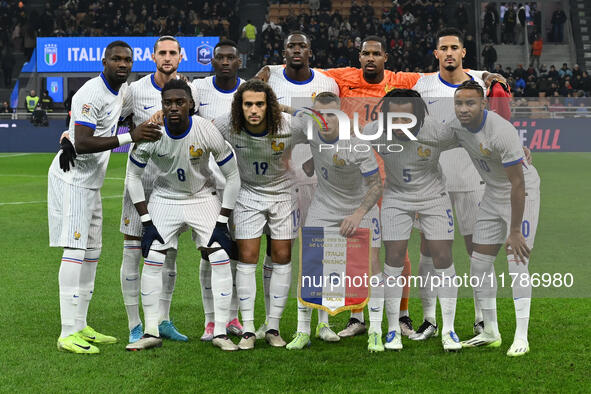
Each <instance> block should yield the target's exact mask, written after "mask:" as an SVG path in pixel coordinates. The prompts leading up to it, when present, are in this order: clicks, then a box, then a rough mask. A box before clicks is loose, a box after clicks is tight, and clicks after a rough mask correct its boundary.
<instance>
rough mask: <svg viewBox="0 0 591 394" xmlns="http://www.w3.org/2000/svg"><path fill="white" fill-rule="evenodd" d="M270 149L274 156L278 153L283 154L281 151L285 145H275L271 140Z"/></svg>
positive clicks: (281, 143)
mask: <svg viewBox="0 0 591 394" xmlns="http://www.w3.org/2000/svg"><path fill="white" fill-rule="evenodd" d="M271 149H273V151H274V152H275V153H273V154H274V155H276V154H279V153H283V149H285V143H284V142H280V143H277V141H275V140H273V141H272V142H271Z"/></svg>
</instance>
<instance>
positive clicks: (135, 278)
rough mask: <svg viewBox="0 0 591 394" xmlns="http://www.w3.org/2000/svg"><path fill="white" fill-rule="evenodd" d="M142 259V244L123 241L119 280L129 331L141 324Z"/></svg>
mask: <svg viewBox="0 0 591 394" xmlns="http://www.w3.org/2000/svg"><path fill="white" fill-rule="evenodd" d="M141 258H142V242H141V241H134V240H124V241H123V261H122V262H121V271H120V280H121V293H122V294H123V304H125V310H126V311H127V322H128V323H127V325H128V327H129V330H131V329H132V328H134V327H135V326H137V325H138V324H140V323H141V322H142V320H141V319H140V308H139V303H140V281H139V279H140V261H141Z"/></svg>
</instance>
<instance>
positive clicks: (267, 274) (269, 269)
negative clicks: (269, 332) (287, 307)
mask: <svg viewBox="0 0 591 394" xmlns="http://www.w3.org/2000/svg"><path fill="white" fill-rule="evenodd" d="M272 275H273V261H271V256H265V260H264V262H263V298H264V300H265V322H267V320H268V319H269V308H270V304H269V287H270V285H271V276H272Z"/></svg>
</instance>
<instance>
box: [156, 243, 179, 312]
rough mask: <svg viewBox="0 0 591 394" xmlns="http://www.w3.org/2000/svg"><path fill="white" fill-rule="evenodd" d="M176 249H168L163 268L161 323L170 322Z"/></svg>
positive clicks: (174, 281) (174, 280) (174, 282)
mask: <svg viewBox="0 0 591 394" xmlns="http://www.w3.org/2000/svg"><path fill="white" fill-rule="evenodd" d="M176 255H177V250H176V249H168V251H167V252H166V258H165V259H164V265H163V266H162V292H161V293H160V319H159V320H160V321H159V323H162V322H163V321H164V320H170V303H171V301H172V293H173V292H174V285H175V284H176Z"/></svg>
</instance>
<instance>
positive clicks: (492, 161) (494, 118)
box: [418, 111, 540, 204]
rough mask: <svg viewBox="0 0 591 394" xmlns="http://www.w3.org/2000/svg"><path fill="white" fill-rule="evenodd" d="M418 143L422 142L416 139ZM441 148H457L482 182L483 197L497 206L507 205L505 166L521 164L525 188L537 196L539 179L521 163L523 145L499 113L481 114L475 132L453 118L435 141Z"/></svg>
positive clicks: (509, 195)
mask: <svg viewBox="0 0 591 394" xmlns="http://www.w3.org/2000/svg"><path fill="white" fill-rule="evenodd" d="M418 138H419V140H424V141H425V142H427V141H426V139H423V138H422V137H421V136H418ZM436 141H437V143H438V144H439V146H440V147H441V148H442V149H445V148H451V147H455V146H458V145H461V146H462V147H464V149H466V151H467V152H468V154H469V155H470V158H471V159H472V162H473V163H474V166H475V167H476V169H477V170H478V172H479V173H480V175H481V176H482V179H484V181H485V182H486V187H485V189H484V196H485V197H488V198H490V199H492V200H493V201H496V202H498V203H500V204H507V203H510V200H511V183H510V182H509V178H507V173H506V172H505V167H508V166H511V165H515V164H518V163H521V165H522V166H523V175H524V178H525V189H526V191H528V192H529V193H532V195H537V192H538V190H539V184H540V177H539V176H538V172H537V171H536V169H535V168H534V166H532V165H530V164H527V163H526V162H525V161H524V158H523V156H524V153H523V145H522V143H521V140H520V139H519V136H518V134H517V131H516V130H515V127H513V125H512V124H511V123H510V122H508V121H507V120H505V119H504V118H503V117H502V116H500V115H499V114H497V113H495V112H493V111H485V112H484V119H483V121H482V124H481V125H480V127H479V128H478V129H477V130H468V129H466V128H464V127H462V126H461V124H460V122H459V121H458V120H457V119H456V120H454V121H452V122H451V123H450V124H449V125H447V127H446V128H444V129H442V130H440V131H439V134H438V137H437V138H436Z"/></svg>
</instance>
